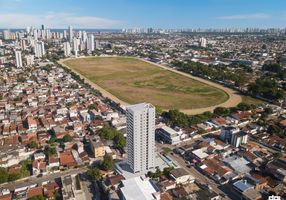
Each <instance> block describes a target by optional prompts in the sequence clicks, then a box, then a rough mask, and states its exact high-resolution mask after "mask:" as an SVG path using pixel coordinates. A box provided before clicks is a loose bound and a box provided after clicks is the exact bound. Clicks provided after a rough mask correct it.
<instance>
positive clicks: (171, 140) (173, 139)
mask: <svg viewBox="0 0 286 200" xmlns="http://www.w3.org/2000/svg"><path fill="white" fill-rule="evenodd" d="M157 135H158V137H160V139H161V140H162V141H163V142H165V143H168V144H172V145H175V144H178V143H180V142H181V137H180V136H181V135H182V132H177V131H175V130H174V129H172V128H170V127H168V126H163V127H162V128H159V129H157V130H156V137H157Z"/></svg>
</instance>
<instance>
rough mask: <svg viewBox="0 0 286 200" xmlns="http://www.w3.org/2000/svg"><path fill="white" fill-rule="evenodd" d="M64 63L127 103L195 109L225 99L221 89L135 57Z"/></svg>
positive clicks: (215, 103)
mask: <svg viewBox="0 0 286 200" xmlns="http://www.w3.org/2000/svg"><path fill="white" fill-rule="evenodd" d="M64 64H65V65H67V66H69V67H70V68H72V69H74V70H76V71H77V72H79V73H80V74H82V75H83V76H85V77H86V78H88V79H89V80H90V81H92V82H94V83H95V84H97V85H98V86H100V87H101V88H103V89H105V90H106V91H108V92H110V93H111V94H113V95H114V96H116V97H117V98H119V99H120V100H122V101H124V102H127V103H130V104H133V103H139V102H150V103H152V104H154V105H157V106H160V107H162V108H165V109H170V108H178V109H194V108H205V107H210V106H214V105H218V104H221V103H222V102H225V101H226V100H227V99H228V95H227V94H226V93H225V92H224V91H222V90H220V89H217V88H215V87H213V86H210V85H207V84H205V83H201V82H199V81H197V80H193V79H191V78H189V77H186V76H183V75H181V74H177V73H175V72H171V71H169V70H166V69H163V68H160V67H158V66H155V65H152V64H150V63H147V62H144V61H141V60H138V59H133V58H125V57H88V58H79V59H72V60H67V61H64Z"/></svg>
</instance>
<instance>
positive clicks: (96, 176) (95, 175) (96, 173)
mask: <svg viewBox="0 0 286 200" xmlns="http://www.w3.org/2000/svg"><path fill="white" fill-rule="evenodd" d="M85 175H86V176H87V177H88V178H89V179H90V180H96V181H98V180H100V178H101V176H102V175H101V173H100V170H99V169H98V168H92V169H89V170H88V171H87V172H86V173H85Z"/></svg>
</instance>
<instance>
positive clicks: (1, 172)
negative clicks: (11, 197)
mask: <svg viewBox="0 0 286 200" xmlns="http://www.w3.org/2000/svg"><path fill="white" fill-rule="evenodd" d="M8 177H9V175H8V172H7V170H6V169H5V168H4V167H0V183H6V182H7V181H8Z"/></svg>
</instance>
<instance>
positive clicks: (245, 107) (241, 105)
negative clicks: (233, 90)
mask: <svg viewBox="0 0 286 200" xmlns="http://www.w3.org/2000/svg"><path fill="white" fill-rule="evenodd" d="M237 108H238V109H239V110H242V111H247V110H251V108H252V106H251V105H249V104H247V103H239V104H238V105H237Z"/></svg>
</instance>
